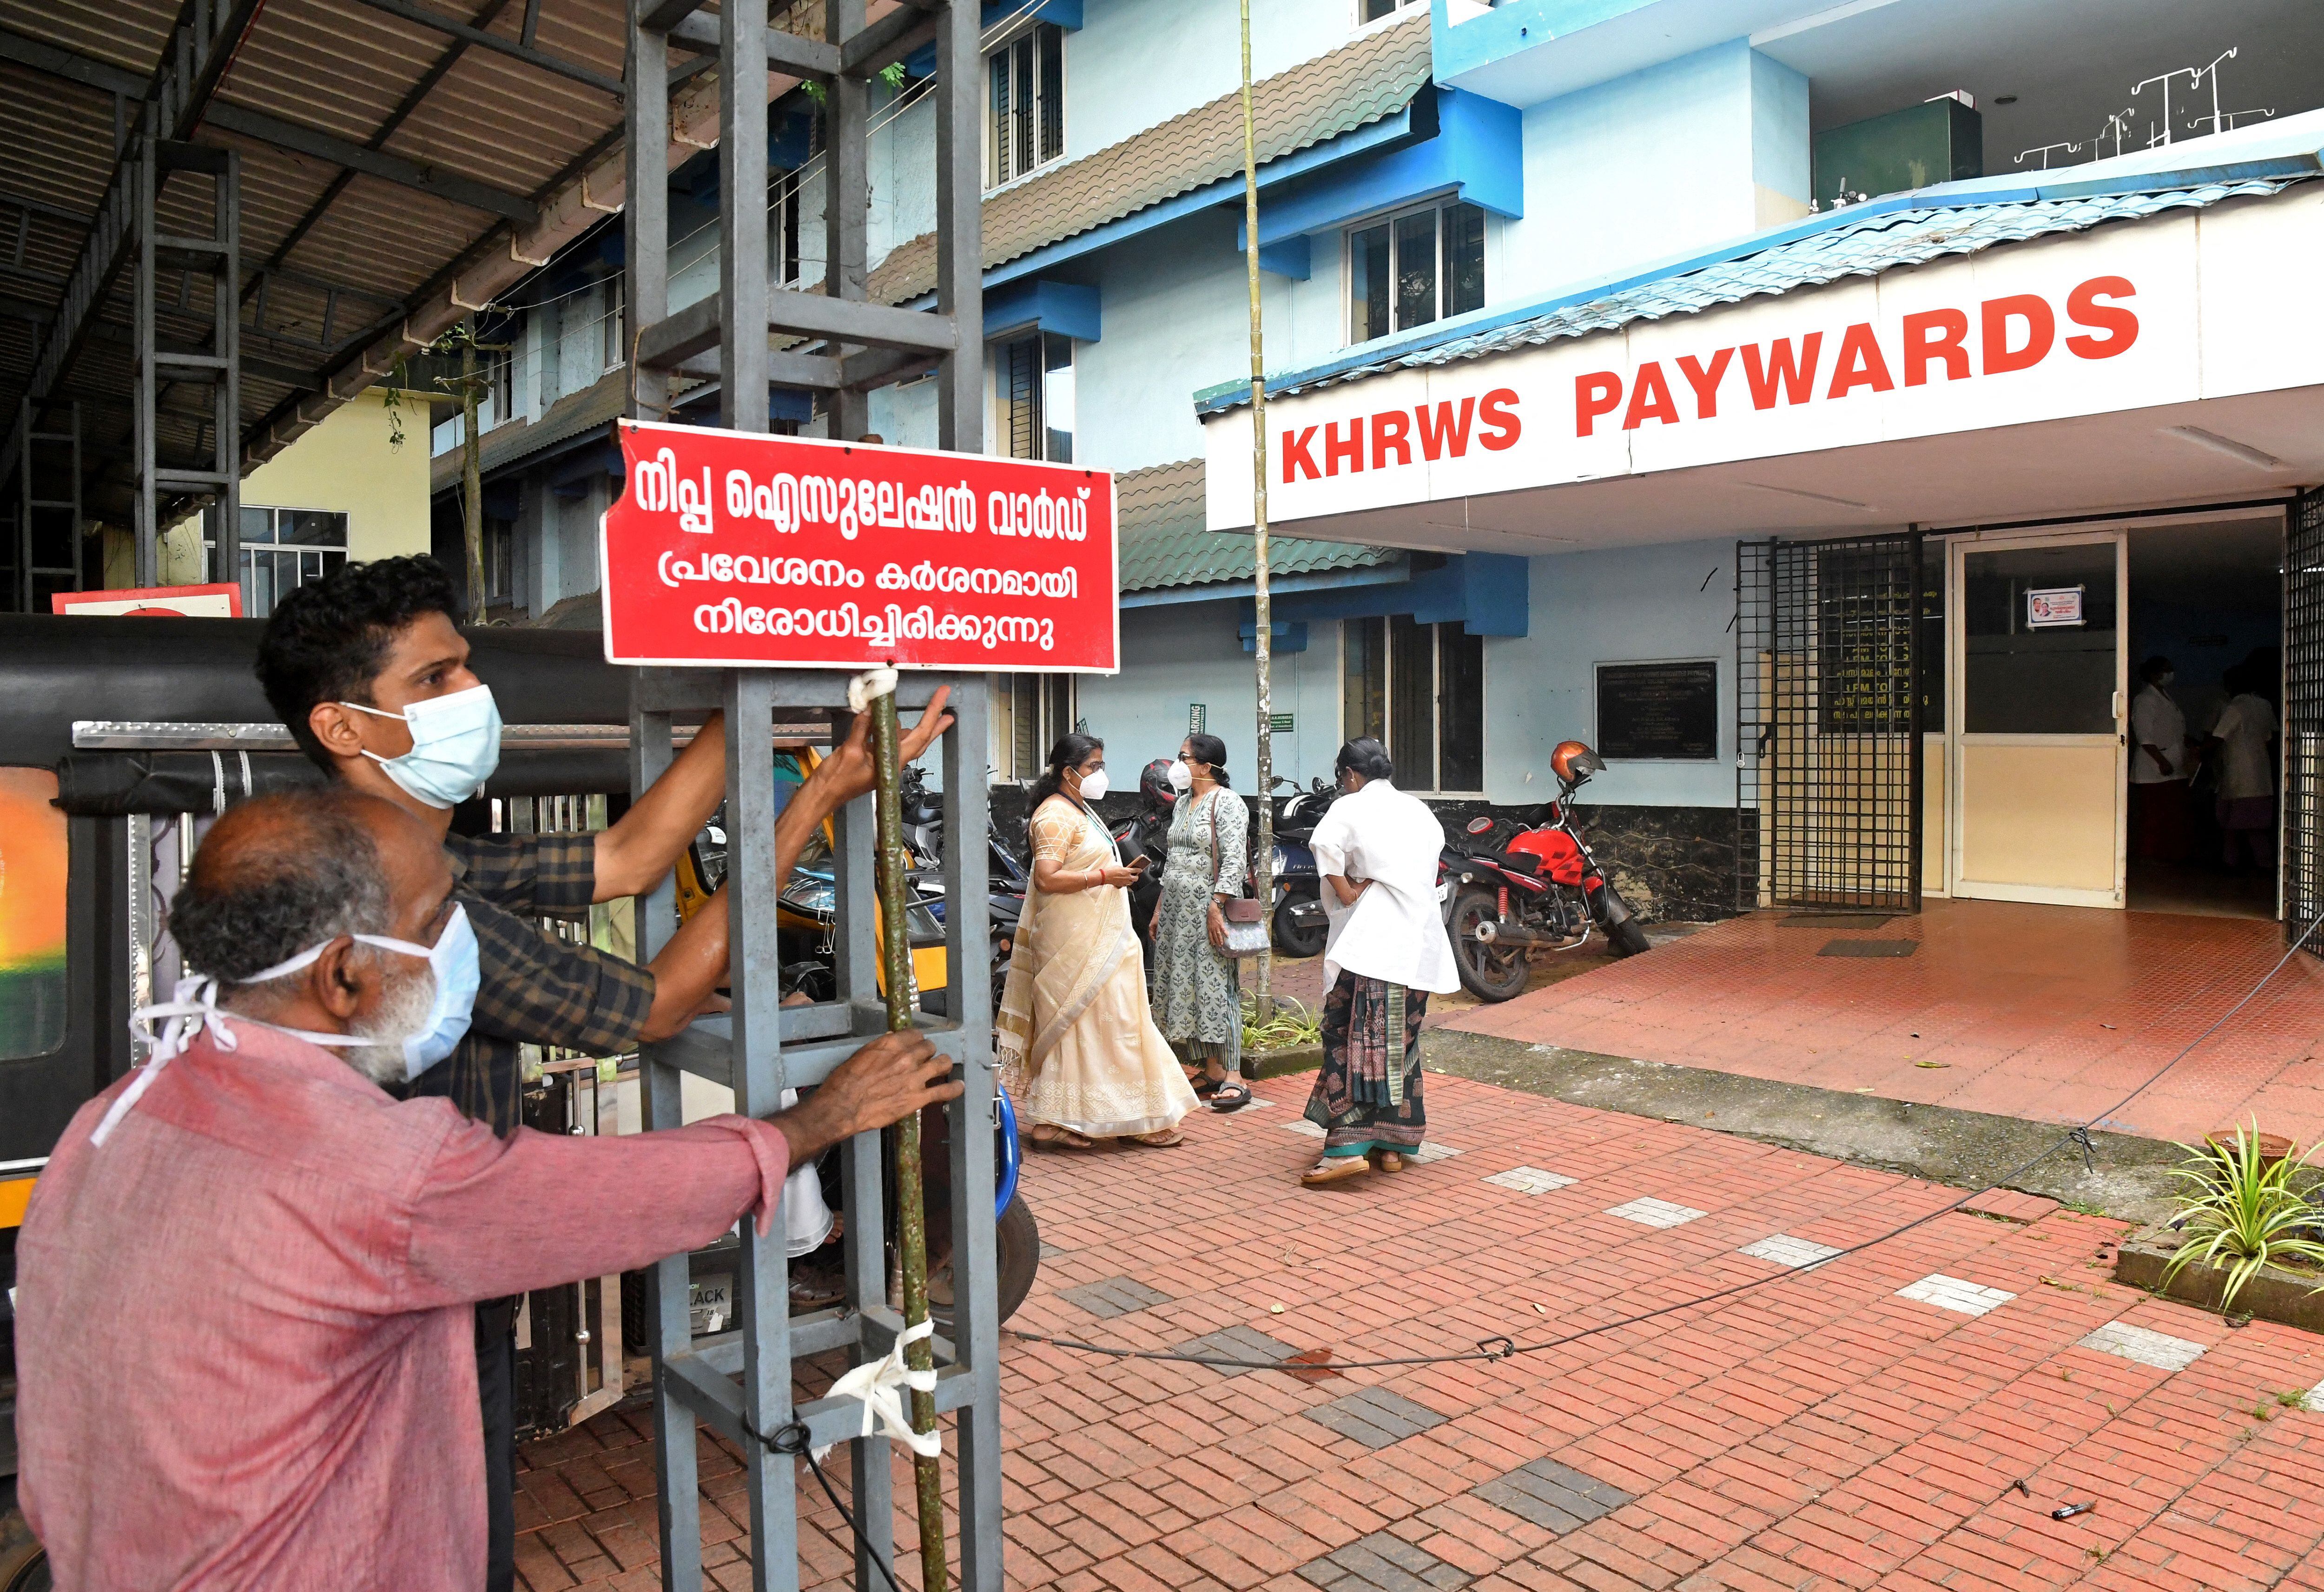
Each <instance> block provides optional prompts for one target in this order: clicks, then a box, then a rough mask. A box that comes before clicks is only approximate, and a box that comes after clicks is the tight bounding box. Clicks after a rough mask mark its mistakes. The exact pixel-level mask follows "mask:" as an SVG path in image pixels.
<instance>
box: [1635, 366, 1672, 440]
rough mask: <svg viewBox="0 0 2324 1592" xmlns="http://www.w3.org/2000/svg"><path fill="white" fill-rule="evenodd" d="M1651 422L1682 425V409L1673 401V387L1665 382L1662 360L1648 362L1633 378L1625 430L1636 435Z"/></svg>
mask: <svg viewBox="0 0 2324 1592" xmlns="http://www.w3.org/2000/svg"><path fill="white" fill-rule="evenodd" d="M1648 420H1660V421H1661V422H1662V423H1663V424H1664V425H1665V426H1675V425H1677V424H1678V405H1676V404H1674V403H1673V402H1672V401H1671V394H1670V383H1669V382H1665V381H1664V380H1663V362H1662V361H1660V360H1658V359H1650V360H1648V361H1646V363H1644V364H1642V365H1640V366H1639V367H1638V373H1637V375H1635V376H1633V377H1631V378H1630V408H1629V410H1628V413H1626V414H1624V415H1623V417H1622V429H1623V430H1625V431H1636V430H1637V428H1639V427H1640V426H1642V425H1644V424H1646V421H1648Z"/></svg>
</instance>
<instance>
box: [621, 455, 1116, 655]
mask: <svg viewBox="0 0 2324 1592" xmlns="http://www.w3.org/2000/svg"><path fill="white" fill-rule="evenodd" d="M618 425H619V428H620V434H621V441H622V461H623V466H624V469H623V481H622V495H621V497H620V498H619V499H618V500H617V501H616V502H614V503H613V506H612V507H611V508H609V509H607V510H606V511H605V513H604V517H603V518H602V519H601V520H599V522H598V557H599V561H600V565H601V566H602V569H603V572H604V594H605V595H604V603H605V657H606V658H607V660H608V661H609V662H613V663H629V664H673V665H696V666H701V667H718V668H727V667H736V666H743V667H749V666H760V665H764V666H788V667H818V668H863V667H871V666H872V665H875V664H893V665H898V666H900V667H918V668H958V669H1004V670H1011V671H1039V670H1051V671H1061V670H1075V671H1085V672H1091V673H1102V674H1111V673H1113V672H1114V671H1115V670H1116V669H1118V668H1119V667H1120V608H1119V605H1118V604H1117V603H1116V601H1115V548H1114V502H1113V477H1112V476H1111V474H1108V473H1107V472H1105V471H1102V470H1085V469H1083V468H1081V467H1079V466H1077V465H1048V464H1037V463H1034V462H1031V461H1028V460H1023V459H996V458H988V457H986V456H982V455H977V454H954V453H935V452H927V451H923V450H920V449H917V448H900V447H881V446H876V445H869V444H863V443H839V442H823V441H818V440H816V439H812V438H807V437H763V436H756V435H752V434H748V433H744V432H738V431H722V430H716V429H713V428H707V427H700V426H667V425H657V424H654V423H652V422H650V421H642V420H623V421H621V422H618Z"/></svg>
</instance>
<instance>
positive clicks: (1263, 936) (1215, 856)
mask: <svg viewBox="0 0 2324 1592" xmlns="http://www.w3.org/2000/svg"><path fill="white" fill-rule="evenodd" d="M1217 800H1218V798H1217V797H1215V796H1213V798H1212V803H1213V805H1212V809H1211V882H1212V883H1213V884H1216V883H1217V882H1218V878H1219V814H1218V808H1217V805H1216V804H1217ZM1219 915H1220V916H1222V917H1224V918H1225V919H1226V922H1227V943H1226V944H1225V945H1223V946H1222V947H1221V948H1220V949H1221V954H1222V955H1225V956H1230V957H1233V958H1235V959H1237V960H1240V959H1243V958H1246V957H1252V956H1263V955H1265V954H1266V953H1267V950H1268V934H1267V908H1266V906H1265V904H1264V903H1262V902H1260V901H1258V900H1255V899H1253V898H1252V897H1249V896H1236V897H1234V898H1233V899H1231V900H1230V901H1227V902H1225V903H1223V904H1222V906H1220V908H1219Z"/></svg>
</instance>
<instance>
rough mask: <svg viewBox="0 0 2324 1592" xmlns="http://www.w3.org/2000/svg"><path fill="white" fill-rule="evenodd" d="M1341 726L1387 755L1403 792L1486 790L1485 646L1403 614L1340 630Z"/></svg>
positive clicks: (1453, 629)
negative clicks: (1375, 741)
mask: <svg viewBox="0 0 2324 1592" xmlns="http://www.w3.org/2000/svg"><path fill="white" fill-rule="evenodd" d="M1341 636H1342V654H1343V657H1342V670H1343V675H1342V691H1341V722H1342V730H1343V731H1344V732H1345V734H1346V737H1347V739H1348V740H1351V741H1353V740H1355V739H1357V738H1358V737H1360V736H1365V735H1369V736H1372V737H1375V738H1376V739H1378V740H1379V741H1380V742H1381V743H1382V744H1384V745H1385V746H1386V747H1387V748H1388V758H1389V759H1390V760H1391V761H1393V762H1394V763H1395V764H1396V782H1397V785H1398V786H1399V787H1402V788H1404V789H1406V790H1435V791H1472V792H1473V791H1482V790H1483V789H1484V787H1485V642H1484V639H1483V638H1482V637H1480V636H1472V635H1471V634H1469V633H1468V632H1467V631H1466V630H1463V629H1462V627H1461V626H1459V625H1457V624H1427V625H1424V624H1416V623H1414V622H1413V621H1412V618H1411V616H1410V615H1408V614H1395V615H1391V616H1390V617H1388V618H1386V619H1351V620H1349V621H1346V622H1345V623H1344V624H1342V626H1341Z"/></svg>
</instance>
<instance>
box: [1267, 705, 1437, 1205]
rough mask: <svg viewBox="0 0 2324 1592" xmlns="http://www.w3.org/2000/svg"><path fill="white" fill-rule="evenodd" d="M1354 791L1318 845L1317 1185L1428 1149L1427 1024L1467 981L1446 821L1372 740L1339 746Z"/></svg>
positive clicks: (1310, 1105)
mask: <svg viewBox="0 0 2324 1592" xmlns="http://www.w3.org/2000/svg"><path fill="white" fill-rule="evenodd" d="M1334 768H1335V770H1336V772H1337V774H1338V777H1339V783H1340V788H1341V789H1342V791H1344V792H1345V793H1346V794H1345V795H1344V796H1342V797H1341V799H1340V800H1338V801H1336V802H1333V804H1332V809H1331V811H1330V812H1328V813H1326V814H1323V822H1322V823H1320V824H1317V825H1316V826H1315V833H1314V834H1313V835H1312V836H1310V837H1309V839H1308V842H1307V843H1308V845H1309V847H1310V848H1311V849H1312V850H1313V851H1314V853H1315V868H1316V870H1317V871H1318V872H1319V873H1321V874H1322V875H1323V890H1324V896H1323V905H1324V909H1325V911H1326V913H1327V914H1328V915H1329V916H1330V918H1331V931H1330V934H1329V936H1328V937H1327V938H1326V939H1325V941H1324V943H1323V978H1324V988H1325V991H1326V993H1325V995H1324V997H1323V1072H1321V1073H1319V1074H1318V1075H1317V1076H1316V1079H1315V1087H1314V1091H1313V1092H1312V1093H1311V1094H1309V1096H1308V1097H1307V1110H1306V1117H1307V1120H1308V1121H1310V1122H1312V1123H1314V1125H1315V1126H1316V1127H1320V1128H1322V1129H1323V1158H1322V1159H1321V1160H1319V1161H1317V1162H1316V1164H1315V1165H1314V1168H1313V1169H1312V1170H1311V1171H1309V1172H1308V1173H1306V1174H1305V1176H1303V1177H1302V1178H1301V1179H1300V1181H1301V1182H1304V1183H1305V1184H1307V1185H1308V1186H1309V1187H1311V1188H1313V1187H1316V1186H1319V1185H1321V1184H1323V1183H1333V1182H1341V1181H1342V1179H1345V1178H1351V1177H1360V1176H1362V1175H1363V1174H1364V1173H1367V1172H1369V1171H1371V1170H1373V1169H1375V1168H1377V1169H1378V1170H1379V1171H1381V1172H1400V1171H1402V1170H1403V1169H1404V1157H1406V1155H1410V1154H1411V1153H1412V1152H1413V1151H1415V1150H1416V1149H1418V1148H1419V1147H1420V1141H1421V1137H1422V1135H1423V1132H1424V1131H1425V1128H1426V1126H1427V1118H1426V1116H1425V1112H1424V1110H1423V1108H1422V1104H1421V1098H1420V1021H1421V1018H1422V1017H1423V1016H1424V1015H1425V1013H1426V1011H1427V1008H1428V998H1429V996H1430V995H1432V994H1437V995H1442V994H1447V993H1450V992H1451V991H1452V990H1453V989H1458V988H1460V984H1461V980H1460V974H1459V972H1458V971H1457V970H1456V968H1455V967H1454V965H1453V962H1452V943H1451V942H1450V941H1448V940H1447V939H1446V938H1445V936H1444V922H1443V918H1441V917H1439V916H1437V910H1436V859H1437V855H1438V853H1439V852H1440V851H1443V846H1444V827H1443V824H1440V823H1439V822H1438V821H1437V817H1436V814H1434V813H1432V812H1430V811H1429V810H1428V806H1427V805H1426V804H1425V803H1424V802H1422V801H1421V800H1420V799H1419V798H1418V797H1417V796H1407V795H1406V794H1405V793H1404V792H1403V791H1400V790H1398V789H1397V788H1396V787H1395V786H1394V785H1393V784H1392V783H1390V781H1391V780H1392V779H1393V778H1394V777H1395V774H1396V765H1395V764H1394V763H1392V762H1390V761H1389V760H1388V749H1387V748H1386V747H1384V746H1382V745H1381V744H1380V743H1379V741H1375V740H1373V739H1372V738H1371V737H1369V736H1366V737H1364V738H1363V739H1362V740H1360V741H1349V742H1348V743H1347V744H1346V745H1345V746H1342V748H1341V749H1340V755H1339V757H1338V759H1336V761H1335V764H1334Z"/></svg>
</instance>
